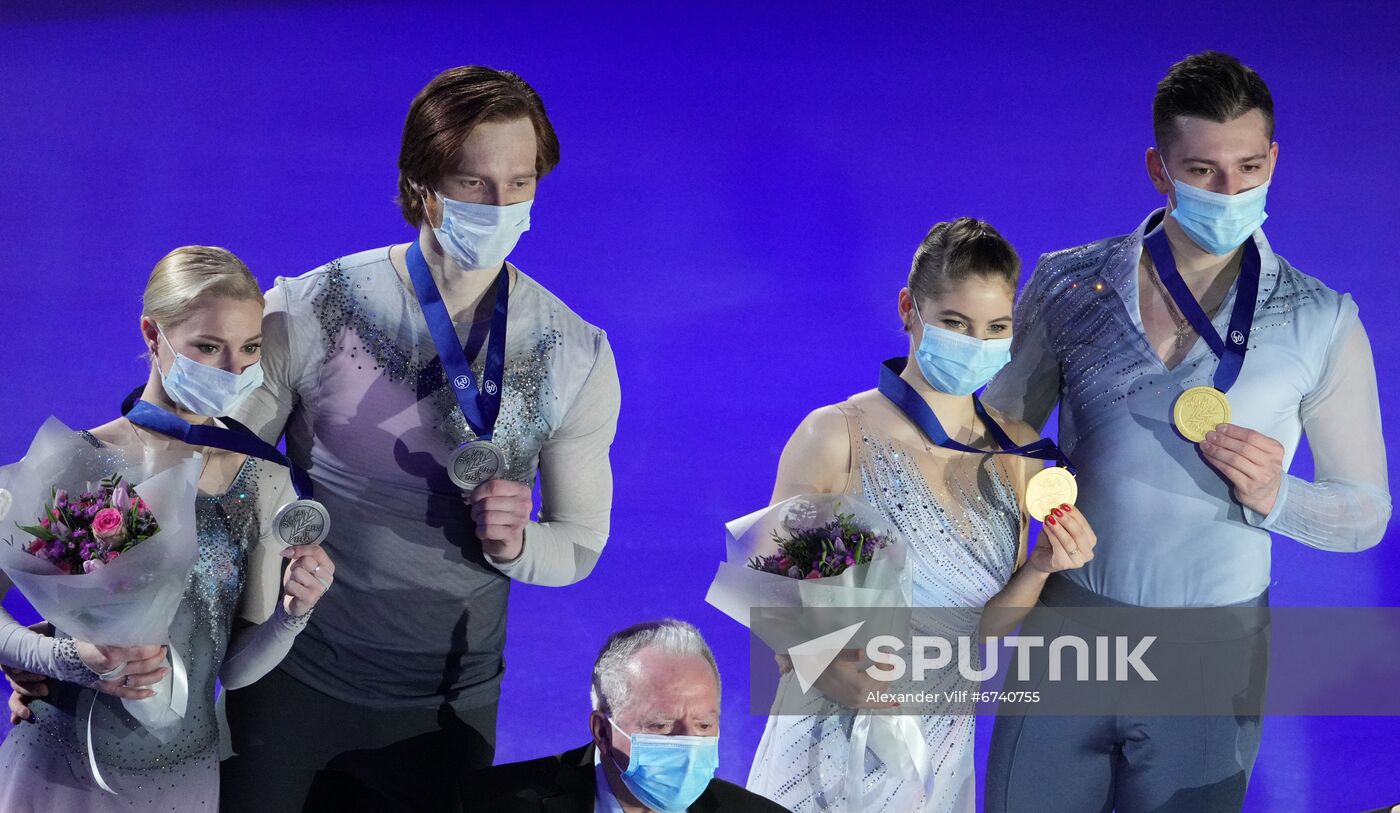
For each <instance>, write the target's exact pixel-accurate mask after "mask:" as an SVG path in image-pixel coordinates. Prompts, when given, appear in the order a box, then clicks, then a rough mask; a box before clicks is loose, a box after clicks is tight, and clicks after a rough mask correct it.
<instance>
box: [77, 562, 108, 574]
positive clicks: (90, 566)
mask: <svg viewBox="0 0 1400 813" xmlns="http://www.w3.org/2000/svg"><path fill="white" fill-rule="evenodd" d="M106 566H107V563H106V562H104V561H102V560H101V559H88V560H87V561H85V562H83V572H84V573H91V572H93V571H94V570H97V569H99V568H104V567H106Z"/></svg>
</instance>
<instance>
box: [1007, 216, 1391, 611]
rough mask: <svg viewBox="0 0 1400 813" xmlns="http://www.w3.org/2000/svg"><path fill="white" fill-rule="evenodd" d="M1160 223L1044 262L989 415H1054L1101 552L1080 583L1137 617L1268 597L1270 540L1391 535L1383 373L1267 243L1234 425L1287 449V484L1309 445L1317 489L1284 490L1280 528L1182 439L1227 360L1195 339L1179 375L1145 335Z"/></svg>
mask: <svg viewBox="0 0 1400 813" xmlns="http://www.w3.org/2000/svg"><path fill="white" fill-rule="evenodd" d="M1162 214H1163V213H1162V211H1160V210H1159V211H1157V212H1154V213H1153V214H1152V215H1151V216H1150V217H1149V218H1148V219H1147V220H1146V221H1144V223H1143V224H1142V225H1140V226H1139V227H1138V228H1137V229H1136V230H1135V231H1134V232H1132V233H1131V234H1128V235H1125V236H1122V237H1113V238H1109V239H1107V240H1101V241H1099V242H1096V243H1091V244H1089V245H1086V246H1080V247H1078V248H1072V249H1067V250H1065V251H1060V252H1056V253H1053V254H1047V255H1045V256H1043V257H1042V258H1041V259H1040V262H1039V263H1038V264H1037V266H1036V269H1035V273H1034V274H1033V276H1032V278H1031V280H1030V281H1029V282H1028V283H1027V285H1026V288H1025V290H1024V292H1023V293H1022V295H1021V298H1020V300H1019V301H1018V303H1017V305H1016V310H1015V338H1014V340H1013V344H1012V360H1011V363H1010V365H1008V366H1007V367H1006V368H1005V369H1004V370H1003V371H1002V372H1001V373H1000V374H999V375H998V376H997V378H996V380H994V381H993V382H992V384H991V385H990V386H989V387H988V388H987V391H986V393H985V395H984V400H985V401H986V402H987V403H988V404H991V405H992V406H994V407H996V408H997V409H1000V410H1001V411H1002V412H1003V413H1005V414H1006V415H1007V416H1008V417H1009V418H1011V419H1015V420H1023V421H1026V422H1027V423H1029V424H1031V425H1032V426H1035V427H1041V426H1044V424H1045V422H1046V420H1047V418H1048V417H1049V415H1050V413H1051V411H1052V410H1053V409H1054V407H1055V406H1056V405H1057V404H1058V405H1059V406H1060V421H1059V441H1060V445H1061V446H1062V448H1064V450H1065V451H1066V452H1067V453H1068V454H1069V455H1070V457H1071V458H1072V459H1073V460H1074V463H1075V464H1076V466H1077V467H1078V469H1079V500H1078V503H1077V506H1078V508H1079V510H1081V511H1083V513H1084V516H1085V517H1086V518H1088V519H1089V521H1090V522H1091V523H1092V525H1093V527H1094V529H1095V531H1096V532H1097V534H1098V538H1099V543H1098V547H1097V548H1096V549H1095V558H1094V560H1093V561H1091V562H1089V563H1088V564H1087V565H1086V566H1085V567H1083V568H1081V569H1078V570H1070V571H1066V572H1065V575H1066V576H1067V577H1068V578H1070V579H1072V580H1074V581H1075V582H1077V583H1078V584H1080V585H1082V586H1084V587H1086V588H1088V589H1090V590H1092V591H1094V592H1096V593H1098V594H1100V595H1103V596H1107V597H1108V598H1111V599H1114V600H1117V601H1122V602H1127V603H1130V604H1137V605H1142V606H1157V607H1174V606H1190V607H1200V606H1220V605H1225V604H1233V603H1236V602H1241V601H1244V600H1246V599H1250V598H1253V597H1255V596H1257V595H1259V594H1260V593H1262V592H1263V591H1264V590H1265V589H1266V588H1267V587H1268V586H1269V580H1270V536H1269V532H1270V531H1273V532H1275V533H1277V534H1280V535H1282V536H1286V537H1290V538H1292V539H1296V540H1298V541H1299V542H1302V543H1304V544H1306V545H1311V546H1312V547H1315V548H1322V549H1325V550H1335V551H1358V550H1362V549H1365V548H1368V547H1371V546H1373V545H1375V544H1376V543H1377V542H1379V541H1380V539H1381V537H1382V536H1383V535H1384V533H1385V527H1386V523H1387V522H1388V520H1389V519H1390V493H1389V488H1388V485H1387V479H1386V462H1385V446H1384V442H1383V440H1382V438H1381V417H1380V404H1379V400H1378V398H1377V395H1376V373H1375V365H1374V362H1373V360H1372V356H1371V346H1370V342H1369V340H1368V339H1367V337H1366V331H1365V330H1364V329H1363V328H1362V325H1361V321H1360V319H1359V318H1358V316H1357V308H1356V304H1355V303H1354V302H1353V301H1352V299H1351V297H1350V296H1349V295H1347V294H1341V293H1337V292H1335V291H1333V290H1331V289H1330V288H1328V287H1327V286H1325V285H1323V284H1322V283H1321V282H1320V281H1318V280H1317V279H1315V278H1313V277H1310V276H1308V275H1306V274H1303V273H1302V272H1300V271H1298V270H1297V269H1296V268H1294V267H1293V266H1291V265H1289V264H1288V262H1287V261H1286V260H1284V259H1283V258H1282V257H1279V256H1278V255H1276V254H1274V253H1273V251H1272V249H1271V248H1270V247H1269V243H1268V241H1267V240H1266V239H1265V238H1264V233H1263V231H1262V230H1260V231H1256V232H1255V233H1254V236H1253V239H1254V240H1255V241H1256V244H1257V245H1258V246H1259V253H1260V259H1261V270H1260V281H1259V294H1258V299H1257V302H1256V305H1255V316H1254V326H1253V329H1252V330H1251V331H1250V335H1249V342H1248V352H1247V354H1246V357H1245V362H1244V367H1243V369H1242V370H1241V373H1240V376H1239V379H1238V381H1237V382H1236V383H1235V385H1234V386H1233V387H1232V388H1231V389H1230V391H1229V398H1230V406H1231V411H1232V418H1231V422H1232V423H1235V424H1238V425H1240V426H1244V427H1246V428H1249V429H1253V430H1255V431H1258V432H1262V433H1263V434H1265V435H1268V436H1269V437H1272V438H1274V439H1275V440H1277V441H1279V442H1280V443H1282V444H1283V446H1284V469H1285V471H1286V470H1287V468H1288V466H1289V464H1290V463H1291V461H1292V460H1293V455H1294V453H1295V452H1296V451H1297V448H1298V441H1299V439H1300V437H1301V435H1302V434H1303V433H1306V434H1307V436H1308V444H1309V447H1310V448H1311V450H1312V454H1313V462H1314V471H1315V479H1314V480H1313V481H1312V482H1309V481H1306V480H1303V479H1301V478H1298V477H1294V476H1291V475H1285V476H1284V479H1283V483H1282V486H1281V489H1280V491H1279V495H1278V499H1277V501H1276V503H1275V505H1274V508H1273V510H1272V511H1271V512H1270V513H1269V515H1268V516H1262V515H1260V514H1258V513H1256V512H1254V511H1252V510H1249V509H1246V508H1244V507H1243V506H1241V505H1240V504H1239V503H1238V502H1236V501H1235V500H1234V499H1233V498H1232V497H1231V492H1230V485H1229V482H1228V481H1227V480H1226V479H1225V478H1224V477H1223V476H1222V475H1221V474H1219V473H1217V472H1216V471H1215V470H1214V469H1213V468H1211V466H1210V465H1208V464H1207V463H1206V462H1205V460H1204V458H1203V457H1202V456H1201V454H1200V452H1199V450H1198V449H1197V447H1196V445H1195V444H1193V443H1190V442H1189V441H1186V440H1184V439H1182V438H1181V436H1180V435H1178V434H1177V433H1176V431H1175V430H1174V428H1173V425H1172V405H1173V403H1174V401H1175V399H1176V397H1177V396H1178V395H1179V394H1180V393H1181V392H1182V391H1184V390H1186V389H1188V388H1190V387H1195V386H1209V385H1210V384H1211V383H1212V377H1213V376H1214V374H1215V369H1216V366H1217V364H1218V359H1217V358H1216V356H1215V354H1214V353H1213V352H1212V351H1211V349H1210V347H1209V346H1208V345H1207V344H1206V342H1205V340H1204V339H1201V338H1199V337H1198V338H1197V340H1196V344H1195V346H1194V347H1192V348H1191V349H1190V351H1189V352H1188V353H1187V355H1186V357H1185V359H1184V360H1182V361H1181V363H1179V364H1178V365H1177V366H1176V367H1174V368H1172V369H1168V368H1167V367H1166V365H1165V364H1164V363H1163V362H1162V361H1161V359H1160V358H1159V357H1158V356H1157V354H1156V352H1155V351H1154V350H1153V349H1152V347H1151V345H1150V344H1149V343H1148V341H1147V338H1146V335H1145V333H1144V331H1143V326H1142V318H1141V315H1140V312H1139V309H1138V274H1137V271H1138V264H1139V260H1140V258H1141V256H1142V237H1143V235H1144V234H1145V231H1146V229H1147V228H1149V227H1150V226H1152V225H1155V223H1156V222H1157V221H1158V220H1159V219H1160V218H1161V217H1162ZM1236 295H1237V288H1236V287H1235V286H1232V288H1231V290H1230V292H1229V294H1228V295H1227V296H1226V298H1225V301H1224V302H1223V303H1222V304H1221V306H1220V308H1219V309H1218V310H1217V311H1216V314H1215V317H1214V320H1213V322H1214V325H1215V329H1216V330H1217V331H1219V332H1220V333H1221V334H1223V333H1224V330H1225V327H1226V325H1227V323H1228V322H1229V319H1230V312H1231V310H1232V308H1233V307H1234V303H1235V297H1236Z"/></svg>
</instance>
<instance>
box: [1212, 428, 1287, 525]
mask: <svg viewBox="0 0 1400 813" xmlns="http://www.w3.org/2000/svg"><path fill="white" fill-rule="evenodd" d="M1200 449H1201V454H1202V455H1204V456H1205V459H1206V462H1207V463H1209V464H1210V465H1211V466H1212V467H1214V468H1215V470H1216V471H1218V472H1220V473H1221V474H1223V475H1224V476H1225V479H1226V480H1228V481H1229V482H1230V488H1231V491H1232V493H1233V494H1234V496H1235V499H1236V500H1238V501H1239V503H1240V505H1243V506H1244V507H1246V508H1248V509H1250V510H1252V511H1254V512H1256V513H1259V514H1263V515H1264V516H1268V515H1269V514H1271V513H1273V510H1274V503H1275V502H1277V501H1278V492H1279V488H1280V487H1281V486H1282V483H1283V444H1282V443H1279V442H1278V441H1276V440H1274V439H1273V438H1271V437H1269V436H1268V435H1265V434H1263V433H1260V432H1256V431H1254V430H1253V429H1245V428H1244V427H1243V426H1236V425H1235V424H1232V423H1222V424H1220V425H1218V426H1216V427H1215V430H1214V431H1212V432H1208V433H1207V434H1206V437H1205V440H1203V441H1201V443H1200Z"/></svg>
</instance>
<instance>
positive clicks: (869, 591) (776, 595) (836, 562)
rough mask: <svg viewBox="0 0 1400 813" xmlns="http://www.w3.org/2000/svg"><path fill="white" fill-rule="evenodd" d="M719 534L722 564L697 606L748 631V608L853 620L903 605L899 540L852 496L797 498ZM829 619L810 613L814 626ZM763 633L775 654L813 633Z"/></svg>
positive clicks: (905, 583) (769, 629) (903, 550)
mask: <svg viewBox="0 0 1400 813" xmlns="http://www.w3.org/2000/svg"><path fill="white" fill-rule="evenodd" d="M726 529H727V531H728V538H727V540H726V545H725V547H726V550H727V561H724V562H721V563H720V566H719V571H718V572H717V573H716V574H715V580H714V582H713V583H712V584H711V585H710V591H709V593H708V594H707V595H706V596H705V600H706V601H707V602H709V603H710V604H712V605H714V606H715V607H716V608H718V609H719V610H720V611H722V612H724V613H725V614H726V615H728V616H729V617H730V618H733V619H734V620H735V621H738V622H739V623H740V624H743V625H744V626H746V627H749V628H750V629H753V624H752V620H753V619H752V611H753V610H754V609H755V608H785V609H793V608H815V607H825V608H846V610H848V611H856V612H850V613H848V614H849V615H852V616H853V617H855V616H859V615H861V613H859V612H858V610H860V609H861V608H870V607H905V608H907V607H908V606H909V603H910V600H911V598H910V577H909V573H908V570H907V568H906V567H905V559H906V557H907V552H908V548H907V547H906V545H905V542H904V539H903V537H902V536H901V535H900V533H899V531H898V529H896V528H895V527H894V525H893V524H892V523H891V522H890V521H889V520H887V519H885V517H883V516H881V514H880V513H879V512H878V511H876V510H875V508H874V507H873V506H871V505H870V504H869V503H867V502H865V501H864V500H862V499H860V498H859V497H855V496H852V495H849V494H806V495H800V496H797V497H793V498H792V499H789V500H785V501H783V502H781V503H778V504H777V505H774V506H770V507H768V508H764V509H761V510H759V511H755V512H754V513H752V514H749V515H748V516H745V517H740V518H739V519H736V520H734V521H733V522H730V523H729V524H728V525H727V526H726ZM834 612H836V611H828V612H826V613H822V614H818V615H823V616H825V617H824V618H821V619H814V622H815V623H817V627H822V628H824V627H829V626H830V625H831V621H830V618H832V617H836V616H833V613H834ZM867 615H868V614H867ZM784 617H785V618H789V619H790V618H792V617H793V614H791V613H787V614H785V616H784ZM765 627H766V629H763V630H757V631H756V633H757V634H759V636H760V637H762V638H763V639H764V641H765V643H767V644H769V645H770V646H772V647H773V648H774V649H775V650H777V651H779V652H783V651H786V650H787V649H788V648H789V647H790V646H791V645H792V644H793V643H796V642H799V641H801V640H806V639H807V638H810V637H812V636H814V635H815V634H818V632H817V627H809V626H807V625H803V624H796V625H794V624H792V623H780V624H779V625H778V627H781V628H785V630H786V631H785V632H783V633H782V634H778V631H777V630H776V629H775V628H774V627H773V626H771V625H765ZM770 639H772V640H770Z"/></svg>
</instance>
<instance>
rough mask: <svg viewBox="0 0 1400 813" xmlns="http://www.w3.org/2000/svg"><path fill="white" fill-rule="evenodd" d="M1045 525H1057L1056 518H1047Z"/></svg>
mask: <svg viewBox="0 0 1400 813" xmlns="http://www.w3.org/2000/svg"><path fill="white" fill-rule="evenodd" d="M1045 524H1046V525H1054V524H1055V518H1054V517H1053V516H1050V517H1046V518H1045Z"/></svg>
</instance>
